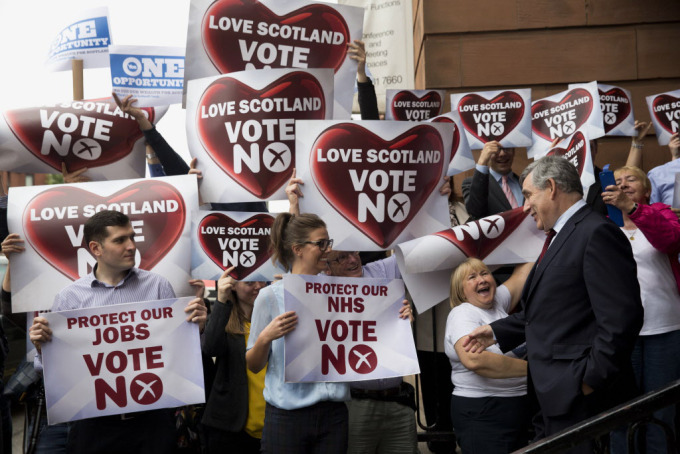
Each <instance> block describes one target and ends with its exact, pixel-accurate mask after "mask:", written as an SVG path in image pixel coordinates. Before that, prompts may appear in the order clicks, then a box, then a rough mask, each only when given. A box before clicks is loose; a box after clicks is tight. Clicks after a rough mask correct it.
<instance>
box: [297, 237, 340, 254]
mask: <svg viewBox="0 0 680 454" xmlns="http://www.w3.org/2000/svg"><path fill="white" fill-rule="evenodd" d="M302 244H315V245H317V246H318V247H319V249H320V250H321V252H326V249H328V248H332V247H333V240H327V239H325V238H324V239H323V240H317V241H305V242H304V243H302Z"/></svg>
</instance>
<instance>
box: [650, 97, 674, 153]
mask: <svg viewBox="0 0 680 454" xmlns="http://www.w3.org/2000/svg"><path fill="white" fill-rule="evenodd" d="M646 100H647V107H648V108H649V116H650V117H651V118H652V122H653V123H654V130H655V131H656V139H657V140H658V141H659V145H662V146H665V145H668V144H669V143H670V141H671V136H672V135H673V134H676V133H678V132H680V90H674V91H668V92H666V93H659V94H658V95H652V96H647V98H646Z"/></svg>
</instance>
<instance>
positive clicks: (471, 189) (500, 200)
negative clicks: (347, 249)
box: [462, 170, 517, 219]
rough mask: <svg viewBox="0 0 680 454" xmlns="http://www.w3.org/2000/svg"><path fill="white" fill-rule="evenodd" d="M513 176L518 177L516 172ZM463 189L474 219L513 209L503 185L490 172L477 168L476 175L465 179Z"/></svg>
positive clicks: (468, 209) (466, 206)
mask: <svg viewBox="0 0 680 454" xmlns="http://www.w3.org/2000/svg"><path fill="white" fill-rule="evenodd" d="M513 176H514V177H515V178H517V175H515V174H514V173H513ZM462 189H463V199H465V208H467V211H468V214H469V215H470V217H472V218H474V219H481V218H483V217H486V216H491V215H492V214H498V213H502V212H503V211H508V210H511V209H512V206H511V205H510V202H508V198H507V197H506V196H505V193H504V192H503V189H502V188H501V185H500V184H498V181H496V179H495V178H492V177H491V174H489V173H482V172H480V171H478V170H475V173H474V175H472V176H471V177H468V178H466V179H465V180H463V184H462Z"/></svg>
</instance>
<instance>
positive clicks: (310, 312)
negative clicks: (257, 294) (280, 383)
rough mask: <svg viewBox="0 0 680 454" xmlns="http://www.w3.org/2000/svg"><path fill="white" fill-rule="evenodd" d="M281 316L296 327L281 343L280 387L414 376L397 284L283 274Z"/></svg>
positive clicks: (400, 288)
mask: <svg viewBox="0 0 680 454" xmlns="http://www.w3.org/2000/svg"><path fill="white" fill-rule="evenodd" d="M283 288H284V307H285V311H295V312H296V314H297V316H298V324H297V327H296V328H295V329H294V330H293V331H292V332H290V333H288V334H286V336H285V337H284V342H285V346H284V349H285V364H286V365H285V372H284V373H285V379H286V382H345V381H361V380H370V379H375V378H389V377H401V376H404V375H411V374H418V373H420V368H419V366H418V358H417V356H416V349H415V344H414V341H413V333H412V331H411V323H410V322H409V320H404V319H401V318H399V310H400V309H401V308H402V307H403V300H404V283H403V282H402V280H401V279H394V280H392V279H369V278H347V277H327V276H310V275H302V274H286V275H285V276H284V277H283Z"/></svg>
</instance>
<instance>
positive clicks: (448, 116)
mask: <svg viewBox="0 0 680 454" xmlns="http://www.w3.org/2000/svg"><path fill="white" fill-rule="evenodd" d="M427 121H429V122H431V123H441V124H444V125H446V126H447V127H450V128H451V130H452V131H453V135H452V136H451V157H450V159H451V160H450V161H449V168H448V170H447V171H446V175H447V176H449V177H451V176H453V175H457V174H459V173H461V172H465V171H466V170H470V169H474V168H475V159H474V157H473V156H472V152H471V151H470V144H469V143H468V140H467V136H466V134H465V132H464V131H463V128H462V127H461V122H460V117H459V116H458V112H447V113H445V114H443V115H439V116H436V117H434V118H430V119H429V120H427Z"/></svg>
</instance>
